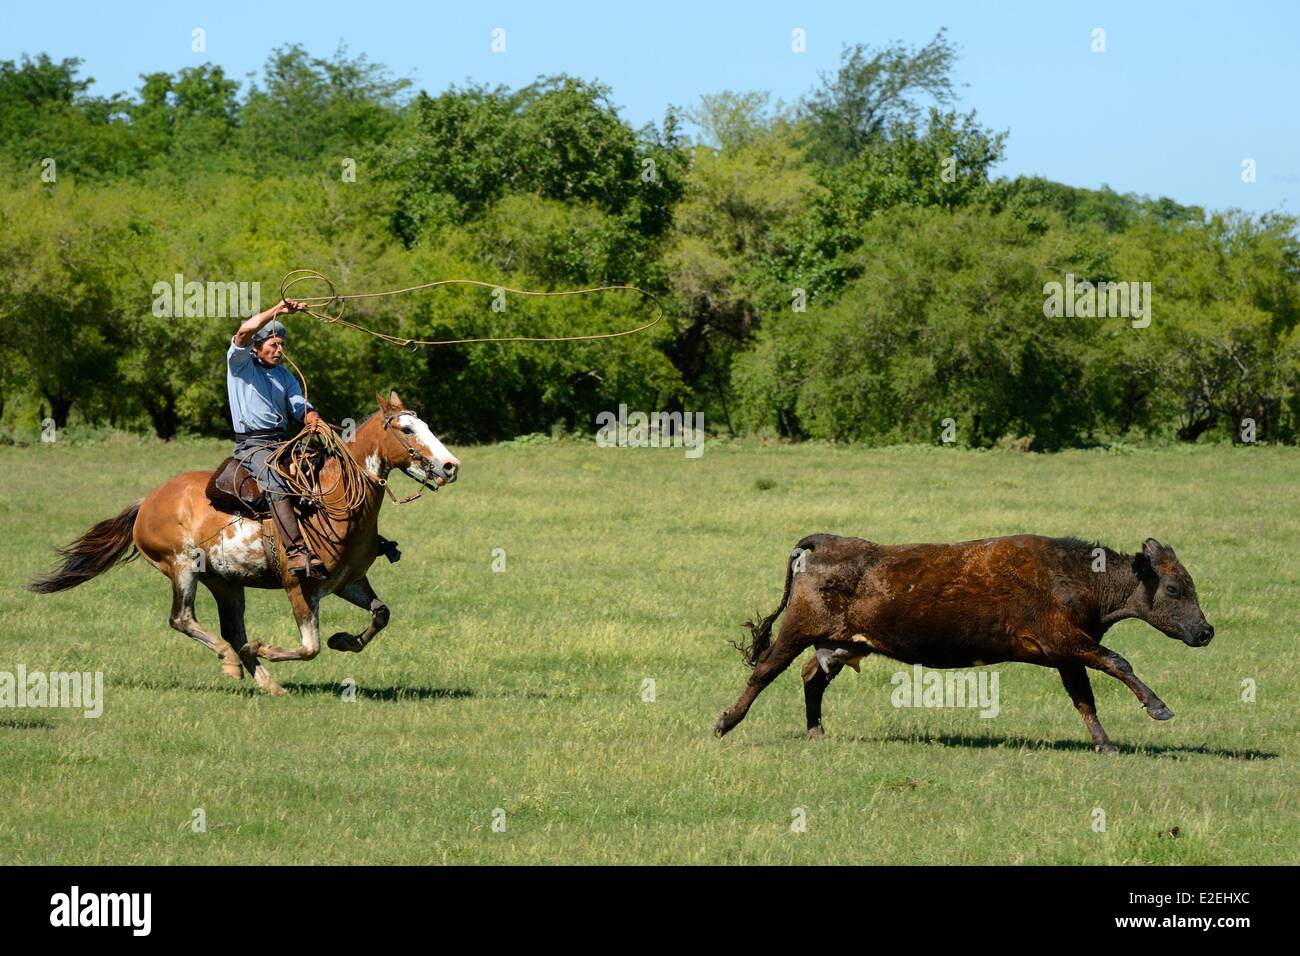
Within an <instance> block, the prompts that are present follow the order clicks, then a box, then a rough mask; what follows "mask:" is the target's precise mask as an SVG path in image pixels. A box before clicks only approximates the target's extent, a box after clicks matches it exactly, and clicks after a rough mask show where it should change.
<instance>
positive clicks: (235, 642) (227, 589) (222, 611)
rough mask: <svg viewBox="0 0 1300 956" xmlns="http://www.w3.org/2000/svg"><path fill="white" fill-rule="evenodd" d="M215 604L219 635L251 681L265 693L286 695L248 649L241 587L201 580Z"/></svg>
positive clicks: (224, 582)
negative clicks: (231, 649) (219, 621)
mask: <svg viewBox="0 0 1300 956" xmlns="http://www.w3.org/2000/svg"><path fill="white" fill-rule="evenodd" d="M203 583H204V584H206V585H207V586H208V590H209V591H211V592H212V596H213V598H215V599H216V602H217V614H218V615H219V616H220V618H221V636H222V637H224V638H225V639H226V641H227V643H229V644H230V646H231V647H233V648H234V649H235V652H236V653H237V654H239V659H240V661H241V662H242V663H243V665H244V667H245V668H247V670H248V673H249V674H251V675H252V676H253V682H254V683H255V684H256V685H257V687H258V689H259V690H263V691H266V693H268V694H274V695H275V696H277V697H279V696H283V695H284V694H287V693H288V691H286V690H285V689H284V688H283V687H281V686H280V685H279V683H278V682H277V681H276V679H275V678H274V677H272V676H271V672H270V671H269V670H267V668H266V665H265V664H263V663H261V662H260V661H259V660H258V659H257V655H256V654H254V653H253V652H252V651H251V650H249V648H248V633H247V631H245V630H244V586H243V585H242V584H234V583H231V582H227V581H204V582H203Z"/></svg>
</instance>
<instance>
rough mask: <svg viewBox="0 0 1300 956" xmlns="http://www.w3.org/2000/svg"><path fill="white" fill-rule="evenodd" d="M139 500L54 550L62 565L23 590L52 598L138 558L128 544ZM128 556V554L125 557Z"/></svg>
mask: <svg viewBox="0 0 1300 956" xmlns="http://www.w3.org/2000/svg"><path fill="white" fill-rule="evenodd" d="M143 501H144V499H143V498H141V499H140V501H137V502H136V503H135V504H133V505H131V506H130V507H128V508H127V509H126V510H124V511H123V512H122V513H121V514H120V515H118V516H117V517H116V518H105V519H104V520H103V521H101V522H99V524H97V525H95V526H94V527H93V528H91V529H90V530H89V531H87V532H86V533H85V534H83V535H82V536H81V537H79V538H77V540H75V541H73V542H72V543H71V544H70V545H68V546H67V547H65V548H58V549H57V552H58V555H59V557H61V558H63V565H62V566H61V567H59V568H57V569H55V570H54V571H51V572H50V573H49V574H47V575H45V576H43V577H39V578H37V579H36V580H34V581H33V582H32V583H31V584H29V585H27V590H29V591H35V592H36V593H37V594H53V593H54V592H55V591H66V590H67V589H68V588H75V587H76V586H77V585H78V584H84V583H85V582H86V581H89V580H90V579H91V578H93V577H95V576H96V575H100V574H103V573H104V572H105V571H107V570H109V569H110V568H112V567H113V566H115V565H118V564H125V563H126V562H127V561H130V560H132V559H133V558H136V557H138V556H139V554H140V552H139V551H137V550H136V549H135V546H134V543H133V541H132V531H133V530H134V529H135V516H136V515H137V514H139V513H140V504H141V503H142V502H143ZM128 552H129V553H128Z"/></svg>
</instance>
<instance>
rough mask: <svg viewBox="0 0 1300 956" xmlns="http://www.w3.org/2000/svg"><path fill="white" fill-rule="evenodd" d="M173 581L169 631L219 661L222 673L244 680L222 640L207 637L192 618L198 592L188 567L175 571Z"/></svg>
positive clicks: (235, 657)
mask: <svg viewBox="0 0 1300 956" xmlns="http://www.w3.org/2000/svg"><path fill="white" fill-rule="evenodd" d="M170 577H171V579H172V613H171V617H170V619H169V622H168V623H170V624H171V626H172V627H174V628H175V629H176V630H178V631H180V632H181V633H182V634H184V635H186V636H187V637H192V638H194V640H196V641H198V642H199V643H200V644H202V645H203V646H204V647H206V648H208V650H210V651H212V652H213V653H214V654H216V655H217V656H218V657H220V658H221V673H223V674H225V675H226V676H227V677H231V678H233V679H235V680H239V679H240V678H241V677H243V676H244V671H243V667H242V665H241V664H240V663H239V655H238V654H237V653H236V652H235V649H234V648H233V647H231V646H230V645H229V644H228V643H226V641H225V640H224V639H223V638H220V637H217V636H216V635H215V634H209V633H208V632H207V631H205V630H203V628H201V627H199V622H198V621H197V620H196V619H195V617H194V592H195V591H197V590H198V575H197V574H196V573H195V572H194V571H193V570H192V569H190V568H189V567H182V568H180V569H179V570H174V571H173V572H172V573H171V575H170Z"/></svg>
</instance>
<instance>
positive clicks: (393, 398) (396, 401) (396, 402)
mask: <svg viewBox="0 0 1300 956" xmlns="http://www.w3.org/2000/svg"><path fill="white" fill-rule="evenodd" d="M388 403H389V404H390V405H392V406H393V407H394V408H403V407H404V406H403V405H402V400H401V399H400V398H399V397H398V395H397V389H393V390H392V391H390V392H389V393H388Z"/></svg>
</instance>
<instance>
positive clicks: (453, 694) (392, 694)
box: [281, 681, 475, 701]
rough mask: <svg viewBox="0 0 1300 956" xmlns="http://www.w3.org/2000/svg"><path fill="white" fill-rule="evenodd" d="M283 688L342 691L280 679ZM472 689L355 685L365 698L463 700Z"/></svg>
mask: <svg viewBox="0 0 1300 956" xmlns="http://www.w3.org/2000/svg"><path fill="white" fill-rule="evenodd" d="M281 683H282V685H283V687H284V689H285V690H287V691H288V692H289V693H290V694H324V695H326V696H329V697H338V696H339V694H341V693H343V685H342V684H338V683H313V684H304V683H297V682H295V681H282V682H281ZM473 696H475V695H474V691H472V690H470V689H469V688H468V687H363V686H361V685H360V684H358V685H357V698H358V699H362V698H364V699H366V700H390V701H402V700H464V699H466V698H468V697H473Z"/></svg>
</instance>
